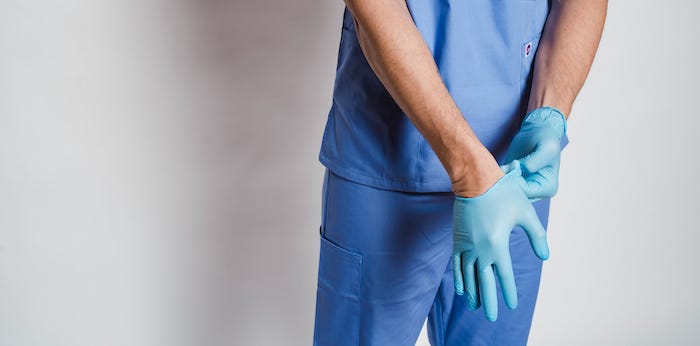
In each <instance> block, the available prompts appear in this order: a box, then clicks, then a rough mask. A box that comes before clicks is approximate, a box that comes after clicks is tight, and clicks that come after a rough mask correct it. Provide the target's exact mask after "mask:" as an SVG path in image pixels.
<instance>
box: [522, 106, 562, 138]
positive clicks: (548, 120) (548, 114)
mask: <svg viewBox="0 0 700 346" xmlns="http://www.w3.org/2000/svg"><path fill="white" fill-rule="evenodd" d="M538 126H546V127H549V128H551V129H552V130H553V131H555V132H556V133H557V135H558V136H559V139H561V138H562V137H564V135H565V134H566V129H567V123H566V116H565V115H564V113H562V111H560V110H559V109H557V108H555V107H550V106H544V107H539V108H536V109H534V110H532V111H530V112H528V113H527V115H526V116H525V118H524V119H523V122H522V125H521V127H522V128H525V127H538Z"/></svg>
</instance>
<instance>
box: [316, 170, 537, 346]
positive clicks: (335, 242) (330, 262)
mask: <svg viewBox="0 0 700 346" xmlns="http://www.w3.org/2000/svg"><path fill="white" fill-rule="evenodd" d="M549 201H550V200H549V199H542V200H540V201H538V202H535V203H533V204H532V205H533V207H534V208H535V210H536V213H537V217H538V221H537V222H541V223H542V224H543V225H544V226H546V225H547V220H548V212H549ZM454 203H455V195H454V194H453V193H451V192H436V193H412V192H402V191H391V190H383V189H378V188H374V187H371V186H367V185H362V184H358V183H355V182H352V181H349V180H347V179H345V178H342V177H340V176H338V175H336V174H334V173H333V172H330V171H328V170H326V176H325V179H324V184H323V198H322V209H321V210H322V220H321V230H320V231H321V232H320V237H319V240H320V258H319V266H318V288H317V296H316V320H315V329H314V345H319V346H327V345H332V346H343V345H352V346H356V345H379V346H384V345H391V346H404V345H406V346H413V345H415V344H416V339H417V338H418V334H419V333H420V330H421V327H422V325H423V322H424V321H425V318H426V316H428V335H429V337H430V340H431V344H432V345H438V346H456V345H459V346H469V345H478V346H484V345H493V346H501V345H508V346H521V345H526V343H527V338H528V333H529V331H530V326H531V322H532V317H533V312H534V309H535V303H536V299H537V291H538V288H539V282H540V274H541V269H542V263H543V262H542V260H541V259H540V258H538V257H537V256H536V255H535V254H534V253H533V251H532V248H531V246H530V242H529V240H528V238H527V235H526V234H525V232H524V231H523V229H522V228H521V227H519V226H516V227H514V228H513V229H512V230H511V231H510V232H509V233H510V238H509V239H508V245H509V251H510V254H511V257H512V261H513V273H514V278H515V283H516V285H517V288H518V307H517V309H515V310H509V309H508V308H507V307H506V304H505V301H504V300H503V295H502V294H501V289H500V286H499V282H496V291H497V299H498V304H497V305H498V320H496V321H495V322H489V321H488V320H487V319H486V318H484V312H483V311H482V309H481V308H478V309H477V310H475V311H471V310H469V309H468V308H467V299H466V298H465V296H464V295H461V296H460V295H457V294H455V288H454V275H453V265H452V250H453V246H452V244H453V241H452V220H453V206H454Z"/></svg>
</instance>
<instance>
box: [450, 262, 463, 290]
mask: <svg viewBox="0 0 700 346" xmlns="http://www.w3.org/2000/svg"><path fill="white" fill-rule="evenodd" d="M452 271H453V273H454V277H455V280H454V281H455V292H456V293H457V294H458V295H460V296H461V295H463V294H464V281H463V279H462V255H461V254H460V253H456V254H454V255H452Z"/></svg>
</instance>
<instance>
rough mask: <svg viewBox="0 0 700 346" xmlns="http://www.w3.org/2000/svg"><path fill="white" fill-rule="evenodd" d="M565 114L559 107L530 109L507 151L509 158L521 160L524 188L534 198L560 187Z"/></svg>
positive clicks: (553, 191) (551, 193)
mask: <svg viewBox="0 0 700 346" xmlns="http://www.w3.org/2000/svg"><path fill="white" fill-rule="evenodd" d="M564 134H566V118H564V114H562V113H561V112H560V111H559V110H557V109H555V108H552V107H542V108H537V109H535V110H533V111H532V112H530V113H528V114H527V116H525V119H523V123H522V125H521V127H520V131H519V132H518V133H517V134H516V135H515V137H514V138H513V141H512V142H511V144H510V147H509V148H508V151H507V153H506V161H505V162H511V161H513V160H518V161H520V164H521V166H522V171H523V178H525V179H524V180H523V181H522V186H521V187H522V189H523V191H524V192H525V194H526V195H527V197H528V198H529V199H530V201H532V202H534V201H537V200H539V199H541V198H547V197H553V196H554V195H555V194H556V193H557V190H558V188H559V161H560V156H561V139H562V137H564Z"/></svg>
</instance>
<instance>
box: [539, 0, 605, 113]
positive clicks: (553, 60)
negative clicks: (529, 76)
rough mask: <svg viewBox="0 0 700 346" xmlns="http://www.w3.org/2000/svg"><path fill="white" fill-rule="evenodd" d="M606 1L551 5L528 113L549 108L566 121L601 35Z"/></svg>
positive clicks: (566, 1) (577, 0)
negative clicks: (562, 116) (540, 108)
mask: <svg viewBox="0 0 700 346" xmlns="http://www.w3.org/2000/svg"><path fill="white" fill-rule="evenodd" d="M607 4H608V2H607V0H559V1H554V2H553V3H552V8H551V11H550V13H549V16H548V17H547V24H546V25H545V28H544V34H543V35H542V42H541V43H540V47H539V48H538V50H537V59H536V60H535V74H534V79H533V85H532V91H531V93H530V100H529V103H528V111H530V110H533V109H536V108H539V107H543V106H550V107H554V108H557V109H559V110H561V111H562V112H563V113H564V115H565V116H566V117H567V118H568V116H569V113H570V112H571V107H572V105H573V103H574V99H575V98H576V95H577V94H578V92H579V91H580V90H581V87H582V86H583V82H584V81H585V80H586V76H587V75H588V71H589V70H590V68H591V64H592V63H593V57H594V56H595V52H596V50H597V49H598V43H599V42H600V35H601V33H602V32H603V24H604V23H605V15H606V10H607Z"/></svg>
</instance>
